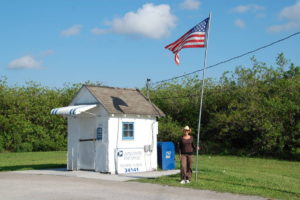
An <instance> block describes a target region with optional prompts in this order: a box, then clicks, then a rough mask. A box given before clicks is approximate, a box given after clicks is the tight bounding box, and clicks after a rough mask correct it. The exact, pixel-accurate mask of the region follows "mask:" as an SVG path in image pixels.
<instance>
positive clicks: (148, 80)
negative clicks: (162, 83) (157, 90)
mask: <svg viewBox="0 0 300 200" xmlns="http://www.w3.org/2000/svg"><path fill="white" fill-rule="evenodd" d="M150 81H151V79H150V78H147V82H146V89H147V98H148V99H149V86H150Z"/></svg>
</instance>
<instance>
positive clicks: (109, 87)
mask: <svg viewBox="0 0 300 200" xmlns="http://www.w3.org/2000/svg"><path fill="white" fill-rule="evenodd" d="M83 86H84V87H96V88H108V89H118V90H133V91H140V90H139V89H138V88H135V89H134V88H120V87H111V86H105V85H83Z"/></svg>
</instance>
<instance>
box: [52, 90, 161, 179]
mask: <svg viewBox="0 0 300 200" xmlns="http://www.w3.org/2000/svg"><path fill="white" fill-rule="evenodd" d="M51 114H57V115H63V116H66V117H67V118H68V161H67V169H68V170H92V171H97V172H103V173H111V174H115V173H130V172H142V171H152V170H156V169H157V134H158V122H157V121H156V118H157V117H161V116H164V113H163V112H162V111H161V110H160V109H159V108H157V107H156V106H155V105H154V104H152V103H151V102H150V101H149V100H148V99H147V98H146V97H145V96H144V95H143V94H142V93H141V92H140V91H139V90H137V89H124V88H113V87H102V86H87V85H84V86H82V87H81V89H80V90H79V92H78V93H77V95H76V96H75V97H74V99H73V100H72V102H71V103H70V105H69V106H67V107H62V108H55V109H52V110H51Z"/></svg>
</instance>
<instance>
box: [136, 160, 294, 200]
mask: <svg viewBox="0 0 300 200" xmlns="http://www.w3.org/2000/svg"><path fill="white" fill-rule="evenodd" d="M195 161H196V159H195V158H194V165H195V163H196V162H195ZM176 167H177V168H179V161H178V159H176ZM193 169H195V168H193ZM139 181H141V182H149V183H158V184H162V185H170V186H178V187H189V188H194V189H208V190H214V191H220V192H231V193H240V194H248V195H258V196H263V197H268V198H276V199H300V162H291V161H281V160H274V159H261V158H247V157H235V156H208V155H201V156H200V157H199V173H198V181H197V182H196V181H195V174H193V180H192V183H191V184H185V185H181V184H180V183H179V182H180V176H179V174H178V175H171V176H166V177H160V178H155V179H140V180H139Z"/></svg>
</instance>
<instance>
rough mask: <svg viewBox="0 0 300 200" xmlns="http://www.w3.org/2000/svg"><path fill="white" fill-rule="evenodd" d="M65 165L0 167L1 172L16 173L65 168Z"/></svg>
mask: <svg viewBox="0 0 300 200" xmlns="http://www.w3.org/2000/svg"><path fill="white" fill-rule="evenodd" d="M65 167H66V165H65V164H39V165H12V166H2V167H0V172H1V171H16V170H24V169H27V170H28V169H50V168H65Z"/></svg>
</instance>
